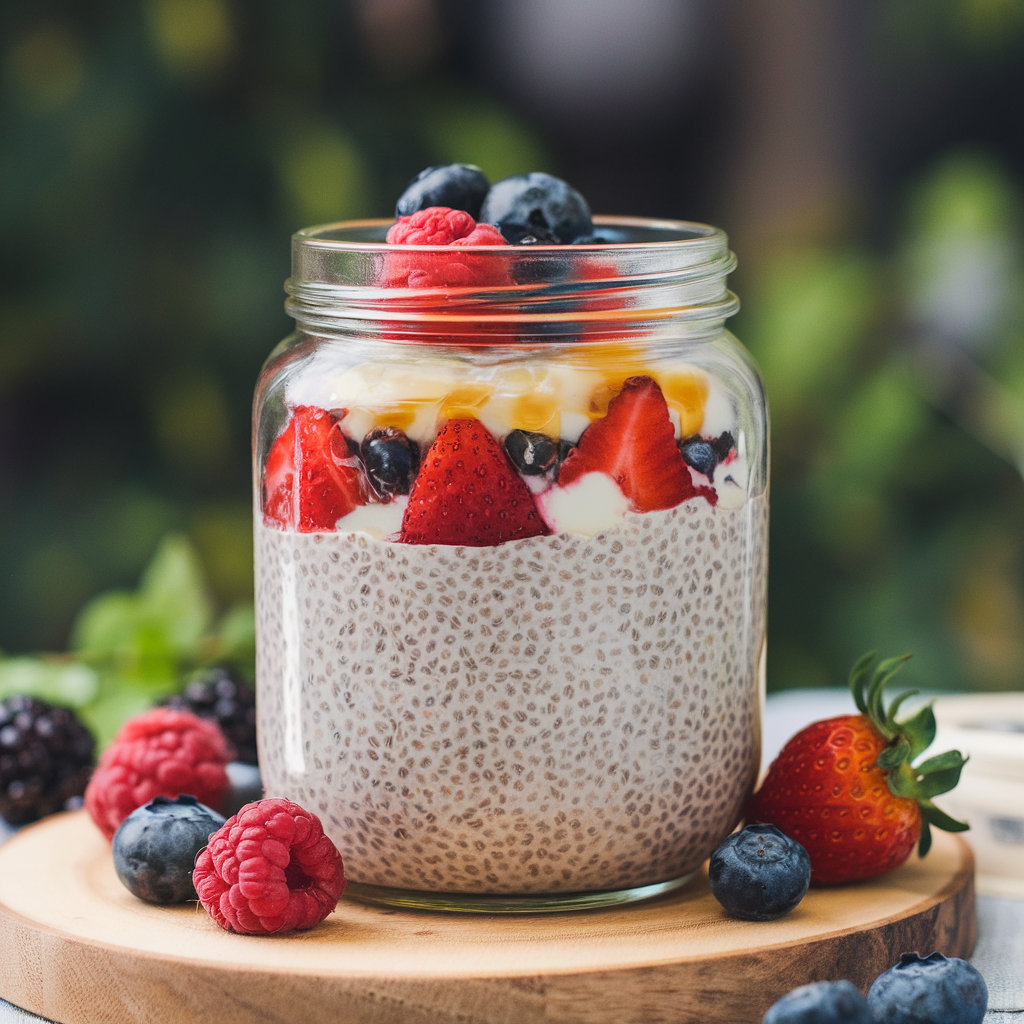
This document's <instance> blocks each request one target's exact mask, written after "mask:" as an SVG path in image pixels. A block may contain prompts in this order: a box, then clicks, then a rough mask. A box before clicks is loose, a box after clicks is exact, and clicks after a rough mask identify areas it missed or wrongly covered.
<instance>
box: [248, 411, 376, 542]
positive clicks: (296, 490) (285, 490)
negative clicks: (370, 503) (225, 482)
mask: <svg viewBox="0 0 1024 1024" xmlns="http://www.w3.org/2000/svg"><path fill="white" fill-rule="evenodd" d="M296 466H297V467H298V473H296ZM368 494H369V488H368V484H367V480H366V474H365V473H364V472H363V468H362V466H361V465H360V462H359V460H358V459H357V458H355V457H354V456H352V455H351V454H350V453H349V450H348V443H347V442H346V440H345V436H344V435H343V434H342V432H341V429H340V428H339V427H338V421H337V420H336V419H335V417H334V416H332V415H331V414H330V413H329V412H325V411H324V410H323V409H317V408H315V407H314V406H311V405H297V406H296V407H295V410H294V412H293V413H292V418H291V419H290V420H289V421H288V425H287V426H286V427H285V429H284V430H283V431H282V433H281V436H280V437H278V439H277V440H276V441H275V442H274V444H273V446H272V447H271V449H270V452H269V454H268V455H267V461H266V464H265V466H264V469H263V521H264V523H266V525H267V526H279V527H283V528H288V527H291V528H293V529H296V530H298V531H299V533H316V532H317V531H320V530H333V529H334V526H335V524H336V523H337V521H338V520H339V519H340V518H341V517H342V516H344V515H347V514H348V513H349V512H351V511H352V510H353V509H354V508H355V507H356V506H357V505H362V504H364V503H365V501H366V500H367V497H368Z"/></svg>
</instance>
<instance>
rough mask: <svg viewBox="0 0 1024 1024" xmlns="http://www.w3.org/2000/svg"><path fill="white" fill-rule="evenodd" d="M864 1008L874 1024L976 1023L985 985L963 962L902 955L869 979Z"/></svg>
mask: <svg viewBox="0 0 1024 1024" xmlns="http://www.w3.org/2000/svg"><path fill="white" fill-rule="evenodd" d="M868 1006H870V1007H871V1014H872V1019H873V1020H874V1021H875V1022H876V1024H981V1021H982V1018H983V1017H984V1016H985V1011H986V1009H988V987H987V986H986V985H985V979H984V978H982V976H981V975H980V974H979V973H978V970H977V968H976V967H973V966H972V965H971V964H969V963H968V962H967V961H966V960H961V959H959V958H958V957H949V958H948V959H947V958H946V957H944V956H943V955H942V954H941V953H932V955H931V956H928V957H924V958H922V957H920V956H918V955H917V953H904V954H903V956H901V957H900V962H899V963H898V964H896V966H895V967H890V968H889V970H887V971H886V972H885V973H884V974H880V975H879V976H878V977H877V978H875V982H874V984H873V985H872V986H871V988H870V989H869V990H868Z"/></svg>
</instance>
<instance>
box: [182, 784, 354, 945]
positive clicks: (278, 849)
mask: <svg viewBox="0 0 1024 1024" xmlns="http://www.w3.org/2000/svg"><path fill="white" fill-rule="evenodd" d="M192 880H193V882H194V883H195V887H196V892H197V893H198V894H199V900H200V902H201V903H202V904H203V906H204V907H205V908H206V912H207V913H208V914H209V915H210V917H212V918H213V919H214V921H216V922H217V924H219V925H220V926H221V928H224V929H226V930H227V931H230V932H239V933H240V934H242V935H273V934H276V933H278V932H288V931H294V930H302V929H306V928H312V927H313V926H314V925H316V924H319V923H320V922H321V921H322V920H323V919H324V918H325V917H327V915H328V914H330V913H331V911H333V910H334V908H335V907H336V906H337V905H338V897H340V896H341V894H342V892H343V891H344V889H345V871H344V868H343V866H342V863H341V854H340V853H338V848H337V847H336V846H335V845H334V843H332V842H331V840H330V839H329V838H328V837H327V836H325V835H324V830H323V825H321V823H320V819H319V818H318V817H317V816H316V815H315V814H313V813H312V812H311V811H307V810H304V809H303V808H302V807H300V806H299V805H298V804H293V803H292V802H291V801H290V800H257V801H256V803H252V804H246V805H245V807H243V808H242V809H241V810H240V811H239V812H238V813H237V814H236V815H235V816H234V817H231V818H228V820H227V821H226V822H225V823H224V824H223V825H222V826H221V827H220V828H219V829H218V830H217V831H216V832H214V834H213V835H212V836H210V842H209V845H208V846H207V847H206V849H205V850H203V851H202V852H201V853H200V854H199V856H198V857H197V858H196V866H195V870H194V871H193V872H192Z"/></svg>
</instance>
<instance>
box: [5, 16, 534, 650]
mask: <svg viewBox="0 0 1024 1024" xmlns="http://www.w3.org/2000/svg"><path fill="white" fill-rule="evenodd" d="M399 6H401V5H399ZM406 6H408V5H406ZM413 6H415V5H413ZM378 8H379V9H380V10H383V11H384V14H385V15H387V5H384V6H383V7H381V5H372V4H355V3H327V2H324V0H296V2H294V3H289V4H286V5H281V4H278V3H274V2H272V0H254V2H252V3H247V4H244V5H243V4H237V3H229V2H227V0H135V2H131V0H130V2H128V3H124V4H106V3H99V2H94V0H90V2H85V3H71V2H70V0H54V2H48V3H47V4H46V5H44V6H43V7H38V8H37V7H34V6H32V5H16V4H8V5H4V6H3V7H2V8H0V270H2V272H0V649H4V650H7V651H33V650H60V649H63V648H64V646H65V645H66V644H67V642H68V637H69V631H70V629H71V625H72V622H73V621H74V619H75V615H76V613H77V612H78V610H79V608H81V606H82V605H83V603H84V602H85V601H87V600H88V599H89V598H90V597H91V596H92V595H93V594H95V593H97V592H99V591H101V590H104V589H107V588H112V587H119V586H125V585H127V584H129V583H131V582H133V581H134V580H135V579H136V578H137V577H138V574H139V573H140V571H141V570H142V567H143V566H144V565H145V564H146V563H147V561H148V560H149V559H150V558H151V557H152V554H153V551H154V550H155V548H156V546H157V544H158V542H159V540H160V538H161V537H163V536H164V535H165V534H166V533H168V532H169V531H178V532H180V533H182V534H184V535H187V536H188V537H189V538H190V541H191V543H192V544H193V545H194V546H195V549H196V550H197V552H198V553H199V556H200V558H201V560H202V563H203V565H204V566H205V569H206V572H207V574H208V579H209V584H210V588H211V600H213V601H214V603H215V605H216V606H218V607H224V606H227V605H230V604H232V603H234V602H238V601H246V600H251V593H252V541H251V511H250V505H251V498H250V496H249V488H250V482H249V481H250V472H249V446H250V440H249V438H250V428H249V405H250V401H251V396H252V388H253V385H254V383H255V380H256V376H257V374H258V371H259V367H260V364H261V363H262V361H263V359H264V358H265V357H266V355H267V354H268V353H269V352H270V350H271V349H272V348H273V347H274V345H275V344H276V343H277V342H278V340H279V339H280V338H281V337H282V336H283V335H285V334H286V333H288V331H289V330H290V321H289V320H288V319H287V317H286V316H285V314H284V311H283V298H284V296H283V293H282V283H283V281H284V279H285V278H286V277H287V274H288V267H289V245H288V237H289V235H290V233H291V232H292V231H294V230H295V229H297V228H299V227H302V226H305V225H308V224H310V223H315V222H322V221H325V220H335V219H340V218H344V217H349V216H381V215H388V214H389V213H391V211H392V209H393V203H394V200H395V197H396V196H397V195H398V194H399V193H400V192H401V191H402V189H403V188H404V186H405V184H406V183H407V181H408V180H409V179H410V178H411V177H412V176H413V175H414V174H415V173H416V172H417V171H418V170H420V168H422V167H423V166H425V165H427V164H430V163H442V162H447V161H451V160H460V159H461V160H466V159H472V160H474V161H475V162H477V163H479V164H481V165H482V166H483V167H484V169H485V170H486V171H487V172H488V173H489V174H491V175H492V177H496V178H497V177H503V176H505V175H508V174H511V173H517V172H519V171H525V170H532V169H534V168H537V167H545V166H547V159H546V157H545V155H544V153H543V152H542V151H541V147H540V145H539V143H538V142H537V140H536V137H535V136H534V134H533V133H532V132H531V131H530V130H529V129H528V128H526V127H524V126H523V125H522V124H521V123H519V122H518V121H517V120H516V118H515V117H513V116H512V115H511V114H510V113H509V112H508V111H507V110H505V109H503V108H502V107H501V106H500V105H498V104H497V103H496V102H495V101H493V100H492V99H490V98H488V96H487V95H486V94H485V93H483V92H482V91H481V90H479V89H478V88H476V87H473V86H471V85H467V83H466V82H456V81H455V80H454V79H453V78H452V77H451V72H450V71H446V70H445V69H444V66H443V62H442V65H441V66H439V65H438V63H437V61H436V60H433V61H432V59H431V53H430V52H426V51H423V47H428V49H429V47H430V46H433V45H434V43H436V37H437V32H434V33H433V36H431V33H430V32H429V31H425V30H424V31H421V29H423V28H424V26H419V27H417V26H416V25H411V26H410V25H406V26H403V25H402V24H400V23H399V24H392V23H391V22H388V21H387V18H385V20H384V21H383V22H379V23H378V22H373V23H371V22H370V21H369V20H368V17H369V15H368V14H367V12H368V11H369V12H372V11H375V10H378ZM403 28H404V29H407V30H408V31H406V32H405V36H404V37H403V36H402V31H401V30H403ZM426 28H430V26H426ZM413 29H415V31H413ZM403 39H404V42H403ZM431 39H434V43H432V42H431ZM421 51H423V52H421ZM431 52H433V51H431ZM396 53H400V55H401V56H402V61H400V62H398V63H396V62H395V61H394V60H393V59H392V58H393V57H394V55H395V54H396ZM403 61H404V63H403ZM97 614H98V613H97Z"/></svg>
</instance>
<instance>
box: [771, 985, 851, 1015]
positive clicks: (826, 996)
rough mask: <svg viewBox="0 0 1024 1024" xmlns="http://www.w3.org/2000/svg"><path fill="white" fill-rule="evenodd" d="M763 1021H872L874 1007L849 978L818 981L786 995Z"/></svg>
mask: <svg viewBox="0 0 1024 1024" xmlns="http://www.w3.org/2000/svg"><path fill="white" fill-rule="evenodd" d="M761 1024H871V1011H870V1010H869V1009H868V1001H867V1000H866V999H865V998H864V997H863V996H862V995H861V994H860V992H858V991H857V989H856V988H854V987H853V985H851V984H850V982H848V981H815V982H812V983H811V984H810V985H801V986H800V987H799V988H795V989H793V991H792V992H789V993H788V994H787V995H784V996H783V997H782V998H781V999H780V1000H779V1001H778V1002H777V1003H776V1004H775V1005H774V1006H772V1007H771V1009H769V1011H768V1012H767V1013H766V1014H765V1015H764V1019H763V1020H762V1021H761Z"/></svg>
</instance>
